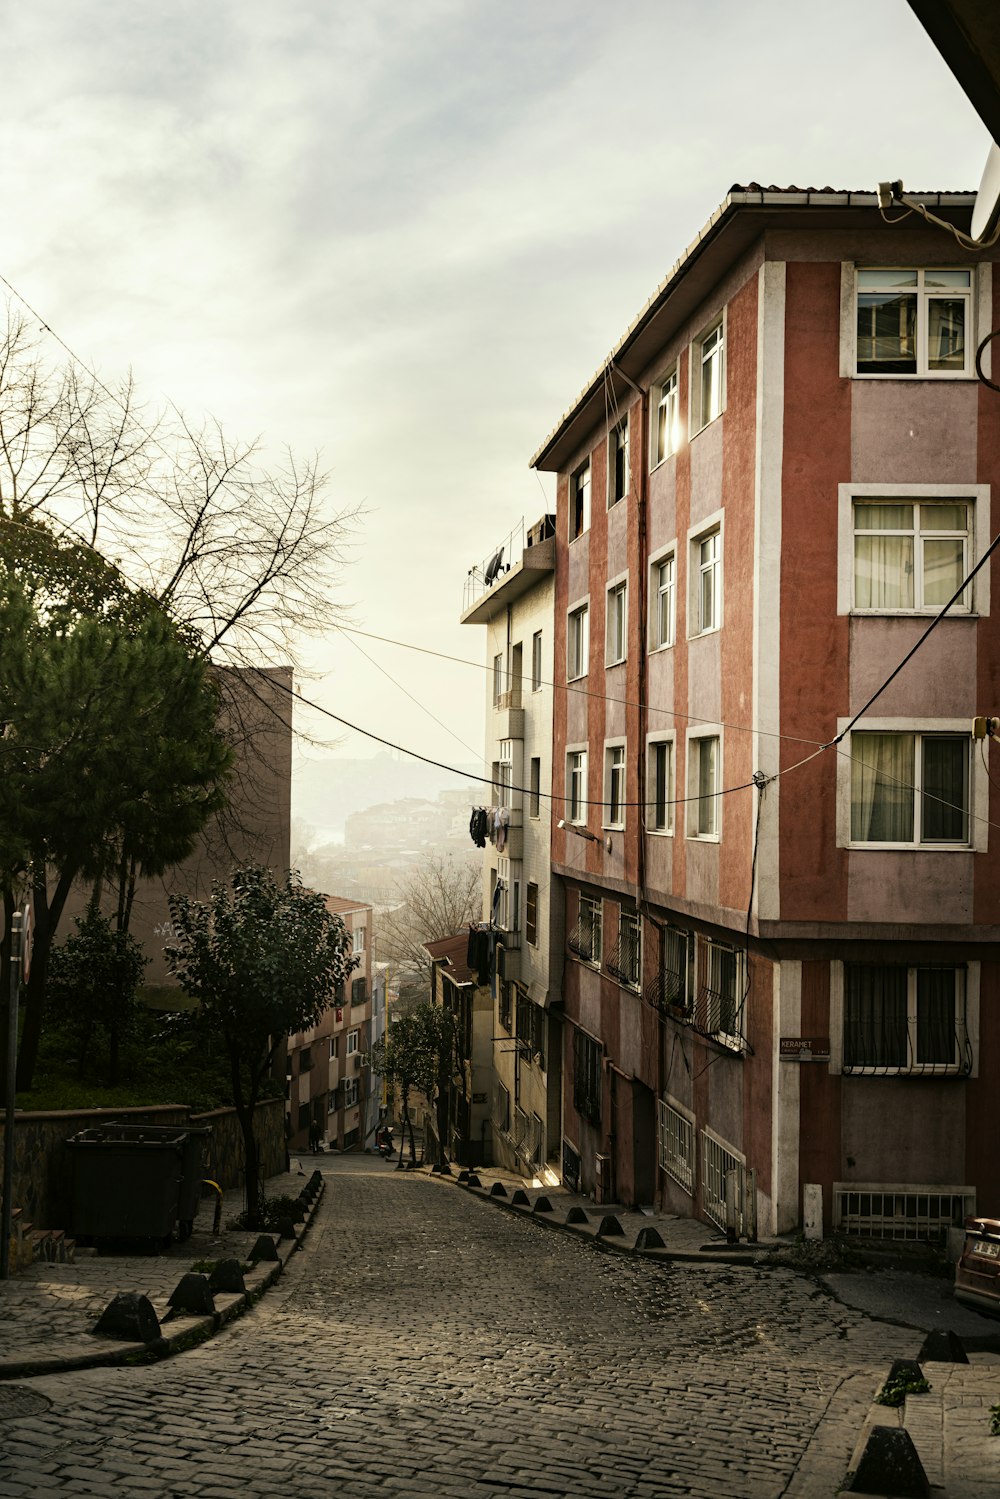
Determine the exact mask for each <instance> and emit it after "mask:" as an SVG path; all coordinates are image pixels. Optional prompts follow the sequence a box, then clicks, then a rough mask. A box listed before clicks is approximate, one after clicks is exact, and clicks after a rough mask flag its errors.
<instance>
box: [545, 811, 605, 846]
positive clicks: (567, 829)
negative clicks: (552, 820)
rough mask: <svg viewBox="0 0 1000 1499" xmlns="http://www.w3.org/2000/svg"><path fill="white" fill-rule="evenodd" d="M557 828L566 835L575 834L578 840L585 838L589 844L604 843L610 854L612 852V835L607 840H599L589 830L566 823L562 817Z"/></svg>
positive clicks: (572, 823) (573, 823)
mask: <svg viewBox="0 0 1000 1499" xmlns="http://www.w3.org/2000/svg"><path fill="white" fill-rule="evenodd" d="M556 827H557V828H561V829H562V830H563V832H564V833H575V834H576V836H577V837H578V838H585V839H586V840H587V842H588V843H603V844H604V847H605V848H606V849H607V851H608V853H609V854H610V852H611V837H610V835H609V836H608V837H607V838H598V836H597V834H596V833H592V832H591V831H590V829H589V828H580V827H577V825H576V823H575V822H566V821H565V820H564V819H563V818H562V817H560V819H559V821H558V822H557V823H556Z"/></svg>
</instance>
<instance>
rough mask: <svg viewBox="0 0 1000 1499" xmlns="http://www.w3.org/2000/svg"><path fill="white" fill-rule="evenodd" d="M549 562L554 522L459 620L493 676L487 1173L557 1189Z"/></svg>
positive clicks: (558, 1064) (558, 903) (472, 577)
mask: <svg viewBox="0 0 1000 1499" xmlns="http://www.w3.org/2000/svg"><path fill="white" fill-rule="evenodd" d="M497 556H501V557H502V561H501V563H500V565H499V567H497V565H496V563H495V561H494V559H495V558H496V557H497ZM555 559H556V542H555V516H552V515H546V516H543V517H542V518H541V519H540V520H539V521H538V523H537V524H536V525H534V526H532V527H531V528H530V529H529V530H528V532H527V535H526V536H522V535H520V534H519V535H518V536H517V537H516V538H515V539H514V540H513V541H512V540H511V538H508V539H507V542H506V543H505V546H504V548H503V549H497V551H495V552H494V553H493V556H492V558H491V559H490V561H487V562H485V563H484V566H483V568H482V569H473V571H472V572H471V573H470V574H469V577H468V581H467V591H466V607H465V610H464V612H463V614H462V623H463V624H467V625H483V626H485V629H486V660H487V664H488V667H489V671H488V673H487V687H486V758H487V773H488V775H489V776H490V779H491V781H492V791H491V793H490V794H489V795H488V796H487V797H486V798H485V800H486V802H487V805H486V806H485V807H484V809H483V811H484V812H485V820H486V823H487V825H488V828H487V833H486V846H485V849H484V852H483V918H484V921H485V922H486V923H487V924H488V926H489V927H490V928H491V931H492V934H493V936H494V938H495V943H496V947H495V956H494V962H495V970H496V971H495V976H494V988H495V992H496V1001H495V1004H494V1005H493V1007H492V1018H493V1027H492V1047H493V1051H492V1079H491V1096H490V1126H489V1127H490V1139H491V1141H492V1152H493V1162H494V1164H496V1165H502V1166H505V1167H506V1168H507V1169H508V1170H512V1171H519V1172H522V1173H525V1174H527V1175H529V1176H533V1175H535V1174H541V1175H542V1176H545V1175H546V1174H548V1175H549V1176H550V1177H551V1179H552V1180H553V1181H554V1180H555V1179H556V1178H557V1177H558V1174H559V1171H560V1154H561V1148H562V1117H561V1115H562V1076H563V1067H562V1062H563V1030H562V968H563V940H564V933H563V919H562V913H563V900H562V891H561V889H557V890H556V891H555V892H553V889H552V880H551V864H552V824H553V817H552V800H551V791H552V722H553V717H552V701H553V691H552V680H553V650H554V641H553V618H554V574H555ZM487 789H488V788H486V787H484V788H483V790H484V791H485V790H487ZM553 896H555V898H553Z"/></svg>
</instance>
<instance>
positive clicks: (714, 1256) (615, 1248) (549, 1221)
mask: <svg viewBox="0 0 1000 1499" xmlns="http://www.w3.org/2000/svg"><path fill="white" fill-rule="evenodd" d="M428 1180H430V1181H441V1182H446V1183H450V1184H451V1185H452V1186H455V1187H461V1189H462V1191H464V1192H465V1193H466V1194H467V1195H468V1196H469V1197H475V1198H478V1199H479V1201H481V1202H487V1203H489V1204H490V1205H491V1206H493V1207H498V1208H503V1209H504V1210H505V1211H506V1212H508V1213H511V1214H513V1216H514V1217H515V1218H527V1219H528V1220H529V1221H530V1222H532V1223H540V1224H542V1225H543V1226H544V1227H545V1228H549V1229H555V1230H556V1231H557V1232H559V1233H564V1234H569V1235H570V1236H571V1237H572V1238H575V1239H577V1240H578V1241H582V1242H584V1243H590V1244H593V1245H594V1247H595V1248H596V1249H603V1250H605V1251H606V1252H608V1253H611V1254H619V1255H623V1256H625V1257H626V1258H628V1259H638V1260H648V1261H650V1263H652V1264H669V1263H672V1262H676V1263H678V1264H692V1265H706V1264H707V1265H750V1266H753V1267H755V1268H757V1269H765V1270H766V1269H770V1268H775V1269H778V1268H781V1267H780V1266H778V1265H776V1264H775V1263H774V1261H773V1260H772V1259H771V1258H770V1251H771V1249H772V1248H773V1247H777V1246H775V1245H772V1244H771V1243H770V1242H769V1241H766V1242H764V1243H762V1244H761V1245H760V1246H759V1247H757V1248H755V1249H749V1248H748V1249H729V1248H720V1249H714V1248H705V1249H670V1248H669V1247H666V1248H663V1249H636V1248H635V1245H634V1243H632V1242H630V1236H629V1235H626V1236H625V1237H624V1238H620V1237H618V1236H617V1235H612V1236H608V1237H605V1236H604V1235H602V1234H599V1233H598V1225H597V1224H596V1223H594V1222H593V1221H591V1220H590V1219H588V1221H587V1222H586V1223H565V1222H560V1221H559V1220H558V1217H557V1213H558V1209H557V1210H556V1212H553V1213H536V1212H534V1210H533V1208H532V1206H531V1205H530V1204H528V1205H527V1206H525V1205H524V1204H523V1203H516V1202H512V1201H511V1200H510V1198H509V1197H500V1196H494V1195H493V1193H492V1186H491V1185H483V1186H480V1187H470V1186H468V1184H467V1183H466V1182H460V1181H458V1180H457V1178H456V1177H454V1176H441V1175H440V1174H432V1175H430V1176H429V1177H428ZM541 1195H542V1196H544V1195H545V1194H544V1192H542V1193H541ZM602 1216H604V1214H602ZM642 1226H643V1227H646V1226H647V1225H646V1224H643V1225H642ZM636 1232H637V1233H638V1230H637V1231H636ZM631 1237H633V1238H634V1237H635V1236H631Z"/></svg>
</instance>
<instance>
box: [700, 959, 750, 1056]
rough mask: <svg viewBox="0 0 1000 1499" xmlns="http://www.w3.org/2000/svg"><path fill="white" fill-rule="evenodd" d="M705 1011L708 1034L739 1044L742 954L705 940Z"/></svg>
mask: <svg viewBox="0 0 1000 1499" xmlns="http://www.w3.org/2000/svg"><path fill="white" fill-rule="evenodd" d="M706 949H707V951H706V954H705V958H706V963H705V969H706V971H705V981H706V982H705V990H704V995H703V1001H704V1012H703V1014H702V1016H701V1017H700V1018H701V1021H702V1024H703V1026H704V1029H705V1030H706V1031H707V1032H708V1034H709V1035H710V1036H715V1037H717V1038H719V1039H722V1040H726V1041H734V1042H736V1043H739V1041H740V1038H741V1036H742V1026H743V998H744V990H745V987H746V986H745V983H744V973H745V962H746V960H745V954H744V953H742V952H739V951H737V949H736V948H734V947H727V946H726V945H725V944H724V943H721V942H707V943H706Z"/></svg>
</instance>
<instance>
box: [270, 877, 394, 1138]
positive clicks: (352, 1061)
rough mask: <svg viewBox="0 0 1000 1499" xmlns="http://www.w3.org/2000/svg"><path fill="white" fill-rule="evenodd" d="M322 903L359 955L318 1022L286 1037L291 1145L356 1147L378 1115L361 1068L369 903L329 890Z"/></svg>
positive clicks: (367, 1018)
mask: <svg viewBox="0 0 1000 1499" xmlns="http://www.w3.org/2000/svg"><path fill="white" fill-rule="evenodd" d="M326 905H327V910H329V911H331V912H333V913H334V915H337V916H339V917H340V919H341V920H342V921H343V923H344V925H345V927H346V928H347V931H348V933H349V936H350V942H351V949H352V951H353V953H354V954H355V956H356V957H357V958H358V960H359V961H358V966H357V967H356V968H355V970H354V972H353V973H352V974H351V976H350V978H349V980H348V982H347V984H346V985H343V986H341V988H340V989H339V990H338V993H337V995H336V1000H335V1003H334V1004H333V1005H331V1007H330V1008H329V1009H328V1010H326V1011H324V1013H323V1014H322V1015H321V1016H320V1019H319V1022H318V1023H317V1024H316V1025H315V1026H313V1027H312V1028H311V1029H310V1030H308V1031H299V1032H297V1033H296V1034H295V1035H292V1036H289V1038H288V1057H287V1063H286V1066H287V1083H286V1090H285V1099H286V1102H285V1113H286V1118H287V1126H286V1133H287V1136H288V1144H289V1149H291V1150H308V1149H309V1148H310V1147H311V1146H312V1145H314V1144H316V1143H321V1144H323V1145H324V1146H325V1147H327V1148H328V1149H330V1150H355V1149H358V1150H360V1149H363V1148H364V1147H365V1145H366V1144H370V1143H371V1142H370V1141H369V1140H368V1138H367V1136H368V1134H369V1133H370V1132H371V1131H372V1130H373V1129H374V1122H377V1117H378V1116H377V1110H375V1111H374V1112H373V1110H372V1107H371V1105H370V1092H371V1078H370V1072H369V1067H368V1054H369V1052H370V1050H371V1044H372V1043H371V1027H372V914H373V913H372V908H371V906H369V905H365V904H363V903H361V902H358V901H353V900H349V899H347V898H345V897H342V896H337V895H328V896H327V897H326ZM373 1121H374V1122H373Z"/></svg>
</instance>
